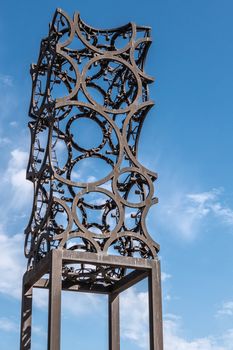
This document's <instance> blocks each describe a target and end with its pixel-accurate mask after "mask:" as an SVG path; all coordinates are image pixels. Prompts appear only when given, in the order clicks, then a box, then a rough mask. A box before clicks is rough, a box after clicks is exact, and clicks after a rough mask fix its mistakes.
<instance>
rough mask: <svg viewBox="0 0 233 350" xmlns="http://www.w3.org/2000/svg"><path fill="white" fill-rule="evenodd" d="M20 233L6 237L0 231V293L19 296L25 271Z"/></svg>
mask: <svg viewBox="0 0 233 350" xmlns="http://www.w3.org/2000/svg"><path fill="white" fill-rule="evenodd" d="M22 242H23V237H22V235H21V234H17V235H14V236H12V237H8V236H7V235H5V234H4V233H3V232H1V231H0V275H1V279H0V293H3V294H7V295H10V296H12V297H14V298H20V297H21V281H22V275H23V272H24V271H25V266H26V264H25V261H24V259H23V244H22Z"/></svg>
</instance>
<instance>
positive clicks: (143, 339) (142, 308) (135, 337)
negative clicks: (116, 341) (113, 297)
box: [120, 288, 149, 349]
mask: <svg viewBox="0 0 233 350" xmlns="http://www.w3.org/2000/svg"><path fill="white" fill-rule="evenodd" d="M120 305H121V317H122V319H121V321H122V322H121V323H122V329H121V334H122V337H123V338H125V339H129V340H130V341H132V342H133V343H135V344H137V345H138V346H139V347H140V348H142V349H148V344H149V338H148V294H147V293H146V292H140V293H136V292H135V289H133V288H130V289H129V290H127V291H126V292H125V293H123V294H122V296H121V299H120Z"/></svg>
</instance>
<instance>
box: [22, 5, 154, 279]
mask: <svg viewBox="0 0 233 350" xmlns="http://www.w3.org/2000/svg"><path fill="white" fill-rule="evenodd" d="M150 44H151V39H150V28H148V27H139V26H136V25H135V24H133V23H129V24H127V25H125V26H123V27H120V28H117V29H110V30H98V29H94V28H92V27H90V26H88V25H86V24H85V23H84V22H83V21H82V20H81V19H80V17H79V15H78V14H75V16H74V18H73V20H72V19H71V18H69V16H68V15H67V14H65V13H64V12H63V11H61V10H57V11H56V13H55V16H54V19H53V22H52V24H51V26H50V31H49V35H48V37H47V38H45V39H43V40H42V42H41V48H40V54H39V59H38V63H37V64H34V65H32V67H31V75H32V82H33V92H32V99H31V105H30V112H29V113H30V117H31V121H30V122H29V128H30V131H31V139H32V142H31V153H30V159H29V164H28V169H27V178H28V179H29V180H30V181H32V182H33V185H34V200H33V208H32V214H31V218H30V221H29V224H28V227H27V228H26V231H25V234H26V237H25V255H26V257H27V258H28V270H30V269H33V268H34V267H35V266H36V264H37V263H38V262H39V261H40V260H41V259H43V257H45V256H46V254H47V253H48V252H49V251H50V250H52V249H66V250H73V251H82V252H89V253H90V252H94V253H99V254H106V255H107V254H110V255H122V256H129V257H139V258H144V259H154V258H156V254H157V252H158V250H159V246H158V244H157V243H155V242H154V241H153V240H152V238H151V237H150V235H149V233H148V231H147V228H146V224H145V218H146V215H147V212H148V210H149V208H150V206H151V205H152V204H154V203H156V202H157V200H156V198H155V197H154V187H153V182H154V180H155V179H156V177H157V175H156V173H153V172H152V171H150V170H148V169H146V168H145V167H144V166H142V165H141V164H140V163H139V161H138V160H137V146H138V140H139V135H140V130H141V128H142V124H143V122H144V119H145V117H146V115H147V113H148V111H149V110H150V108H151V107H152V106H153V102H152V101H150V99H149V91H148V84H149V83H151V82H152V81H153V79H152V78H151V77H149V76H148V75H147V74H146V73H145V72H144V61H145V57H146V54H147V51H148V48H149V46H150ZM86 120H88V121H89V123H94V125H95V127H97V128H99V130H100V131H101V135H102V136H101V139H100V141H99V143H98V142H97V141H96V139H94V140H91V139H88V137H89V136H88V127H87V129H86V138H87V141H88V142H87V144H88V145H87V146H88V147H87V146H86V144H85V145H83V144H80V142H79V138H78V135H77V132H76V131H77V130H78V124H79V123H80V121H81V122H82V121H86ZM92 141H93V142H92ZM91 143H92V144H91ZM90 144H91V145H90ZM89 145H90V147H89ZM93 159H94V160H95V162H94V163H93V164H95V165H96V164H97V163H98V164H99V165H98V167H99V169H100V170H101V169H102V168H101V164H103V172H102V175H101V176H99V178H96V177H94V176H93V175H92V171H93V170H92V169H93V167H91V162H92V160H93ZM89 166H90V168H89ZM81 169H82V170H83V169H84V175H83V176H82V178H81V177H80V171H81ZM106 169H107V170H108V171H107V170H106ZM99 173H101V171H100V172H99ZM85 175H86V177H85ZM125 273H126V271H125V269H124V268H123V267H120V268H113V267H109V266H100V265H98V266H92V265H88V264H76V265H74V264H73V265H69V264H66V265H65V266H63V279H67V280H69V281H71V282H72V281H73V282H74V283H75V282H77V281H78V282H79V283H89V284H90V283H92V284H93V283H95V284H104V285H109V284H113V283H114V281H117V280H119V279H121V278H122V277H123V276H124V275H125Z"/></svg>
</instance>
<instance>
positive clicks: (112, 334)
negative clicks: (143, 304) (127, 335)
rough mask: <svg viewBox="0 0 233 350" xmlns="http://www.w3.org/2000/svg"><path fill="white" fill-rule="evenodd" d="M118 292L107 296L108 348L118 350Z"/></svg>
mask: <svg viewBox="0 0 233 350" xmlns="http://www.w3.org/2000/svg"><path fill="white" fill-rule="evenodd" d="M119 308H120V305H119V294H118V293H111V294H109V297H108V327H109V330H108V332H109V333H108V334H109V350H120V311H119Z"/></svg>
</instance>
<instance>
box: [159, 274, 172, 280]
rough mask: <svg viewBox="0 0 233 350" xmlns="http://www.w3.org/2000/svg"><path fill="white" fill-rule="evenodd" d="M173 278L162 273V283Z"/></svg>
mask: <svg viewBox="0 0 233 350" xmlns="http://www.w3.org/2000/svg"><path fill="white" fill-rule="evenodd" d="M171 277H172V276H171V275H170V274H169V273H166V272H161V280H162V282H165V281H166V280H168V279H169V278H171Z"/></svg>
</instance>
